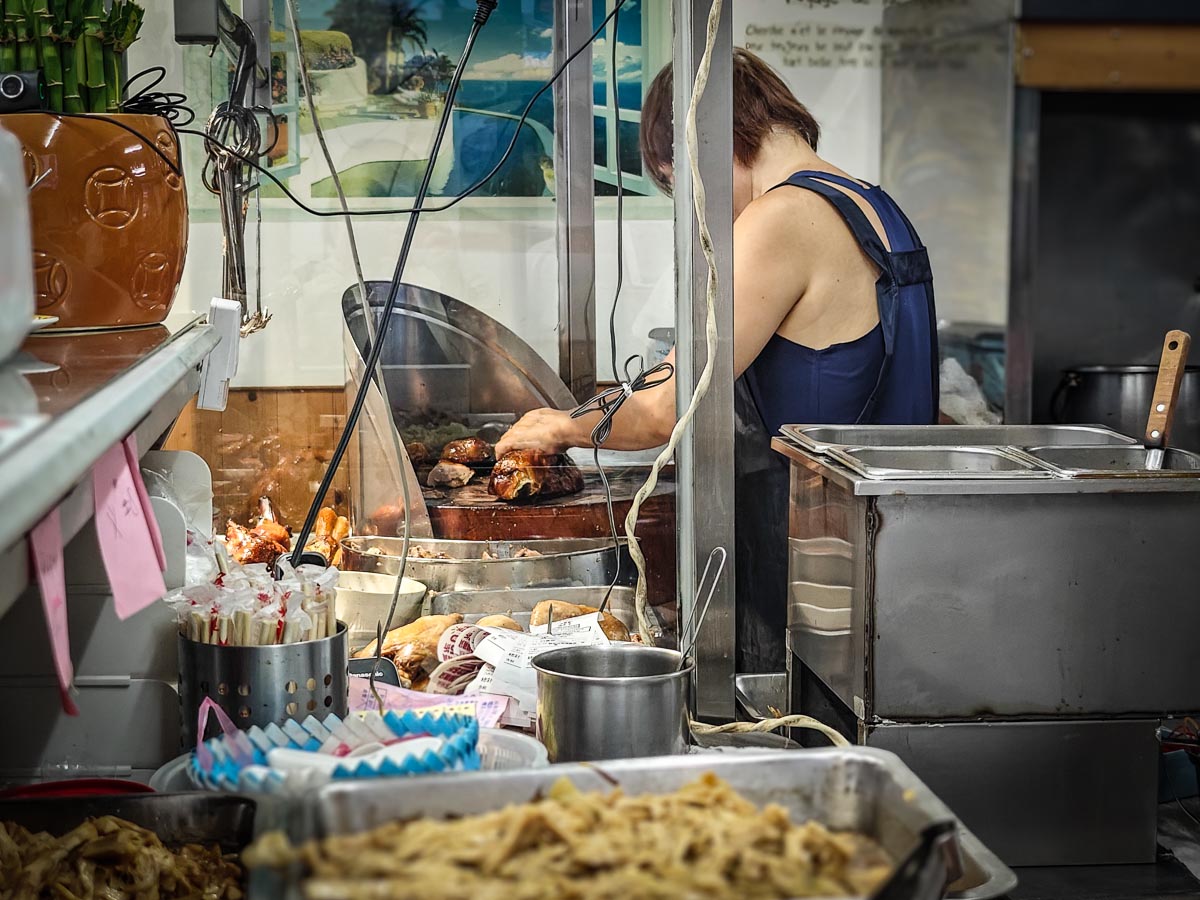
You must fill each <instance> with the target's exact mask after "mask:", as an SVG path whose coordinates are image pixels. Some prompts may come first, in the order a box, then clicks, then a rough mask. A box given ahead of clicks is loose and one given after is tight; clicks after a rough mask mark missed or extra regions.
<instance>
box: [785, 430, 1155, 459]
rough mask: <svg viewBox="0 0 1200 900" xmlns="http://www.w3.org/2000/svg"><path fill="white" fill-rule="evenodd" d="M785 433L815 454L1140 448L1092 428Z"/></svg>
mask: <svg viewBox="0 0 1200 900" xmlns="http://www.w3.org/2000/svg"><path fill="white" fill-rule="evenodd" d="M781 431H782V432H783V434H784V435H786V436H787V437H790V438H792V439H793V440H795V441H796V442H797V443H799V444H800V445H801V446H802V447H805V448H807V449H808V450H811V451H813V452H814V453H828V452H829V451H830V450H832V449H846V448H848V447H1077V446H1089V445H1090V446H1102V445H1122V444H1127V445H1136V444H1137V442H1136V441H1135V440H1134V439H1133V438H1130V437H1126V436H1125V435H1123V434H1117V433H1116V432H1115V431H1110V430H1109V429H1107V428H1101V427H1099V426H1091V425H981V426H967V425H784V426H783V428H782V429H781Z"/></svg>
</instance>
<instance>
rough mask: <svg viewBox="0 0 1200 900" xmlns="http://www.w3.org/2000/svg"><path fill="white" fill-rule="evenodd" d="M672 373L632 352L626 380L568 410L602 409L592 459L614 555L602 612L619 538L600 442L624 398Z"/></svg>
mask: <svg viewBox="0 0 1200 900" xmlns="http://www.w3.org/2000/svg"><path fill="white" fill-rule="evenodd" d="M635 361H636V362H637V366H638V371H637V372H636V374H635V373H634V372H633V371H632V366H633V364H634V362H635ZM674 374H675V368H674V367H673V366H672V365H671V364H670V363H666V362H662V363H659V364H658V365H656V366H653V367H651V368H650V369H645V368H644V367H643V365H642V358H641V357H640V356H631V357H629V359H627V360H625V380H624V381H623V382H621V383H620V384H619V385H617V386H616V387H611V388H609V389H608V390H606V391H601V392H600V393H599V394H597V395H596V396H595V397H593V398H592V399H591V400H588V401H587V402H586V403H583V404H580V405H579V406H578V407H576V408H575V409H574V410H573V411H572V412H571V418H572V419H578V418H579V417H580V416H586V415H588V414H589V413H594V412H599V413H602V415H601V416H600V421H599V422H597V423H596V424H595V426H594V427H593V428H592V459H593V460H594V461H595V463H596V470H597V471H598V472H599V473H600V482H601V483H602V484H603V485H604V501H605V506H606V508H607V512H608V526H609V529H610V530H611V532H612V536H613V544H614V547H615V549H616V553H617V559H616V570H615V571H614V572H613V578H612V582H611V583H610V584H609V586H608V591H607V592H606V593H605V594H604V599H603V600H602V601H601V602H600V606H599V608H600V611H601V612H604V609H605V607H607V606H608V599H609V597H611V596H612V592H613V589H614V588H616V586H617V582H618V581H619V580H620V577H621V540H620V537H619V535H618V534H617V520H616V516H615V514H614V513H613V499H612V489H611V488H610V487H609V483H608V474H607V473H606V472H605V471H604V467H603V466H602V465H600V446H601V445H602V444H603V443H604V442H605V441H607V440H608V438H609V436H610V435H611V434H612V421H613V417H614V416H616V414H617V412H618V411H619V410H620V409H621V407H622V406H624V405H625V401H626V400H628V399H629V398H630V397H632V396H633V395H634V394H636V393H638V392H639V391H645V390H649V389H650V388H655V387H658V386H659V385H661V384H665V383H666V382H668V381H670V380H671V378H672V376H673V375H674Z"/></svg>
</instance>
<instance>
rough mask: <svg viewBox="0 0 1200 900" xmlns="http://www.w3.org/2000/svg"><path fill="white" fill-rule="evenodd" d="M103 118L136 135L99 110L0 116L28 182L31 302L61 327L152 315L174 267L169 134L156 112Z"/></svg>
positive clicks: (183, 200)
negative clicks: (17, 145) (19, 150)
mask: <svg viewBox="0 0 1200 900" xmlns="http://www.w3.org/2000/svg"><path fill="white" fill-rule="evenodd" d="M105 118H107V119H114V120H117V121H119V122H121V124H123V125H126V126H128V127H129V128H131V129H132V130H133V131H135V132H137V134H138V135H142V136H144V137H145V140H143V139H142V137H138V136H135V135H134V134H131V133H130V132H129V131H126V130H125V129H123V128H121V127H120V126H118V125H115V124H113V123H112V122H109V121H105V119H102V118H91V117H82V118H80V117H71V118H67V117H59V116H55V115H52V114H48V113H21V114H15V115H0V127H2V128H4V129H6V130H7V131H10V132H11V133H13V134H14V135H16V137H17V139H18V140H19V141H20V142H21V145H22V147H23V149H24V151H25V167H26V175H27V176H28V179H29V183H30V185H31V187H32V190H31V192H30V195H29V205H30V213H31V217H32V220H33V267H34V276H35V282H36V288H35V290H36V293H37V311H38V312H39V313H41V314H43V315H49V316H58V318H59V321H58V323H57V325H56V326H55V327H56V328H60V329H61V328H120V327H127V326H140V325H150V324H154V323H157V322H161V321H162V320H163V319H165V318H166V316H167V313H168V312H169V311H170V309H171V304H172V303H173V302H174V301H175V293H176V291H177V290H178V289H179V280H180V277H181V276H182V274H183V261H184V256H185V253H186V251H187V232H188V219H187V191H186V188H185V187H184V180H183V178H182V177H181V176H180V175H179V174H178V172H177V170H172V168H171V167H170V166H168V165H167V163H166V161H165V160H164V159H163V157H164V156H165V157H166V159H169V160H171V162H172V163H173V164H174V165H175V166H176V167H178V165H179V160H180V153H179V144H178V141H177V140H176V137H175V135H174V134H173V133H172V132H171V129H170V127H168V124H167V122H166V120H165V119H162V118H159V117H158V116H135V115H111V116H106V117H105ZM148 142H149V143H151V144H153V146H149V144H148ZM156 149H157V151H159V152H161V154H162V155H161V156H160V155H159V152H156Z"/></svg>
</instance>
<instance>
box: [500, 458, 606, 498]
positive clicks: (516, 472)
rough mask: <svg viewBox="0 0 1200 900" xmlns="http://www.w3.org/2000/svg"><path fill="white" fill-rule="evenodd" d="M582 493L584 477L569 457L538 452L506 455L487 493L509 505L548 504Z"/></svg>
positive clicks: (501, 460) (501, 459)
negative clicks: (545, 501) (536, 501)
mask: <svg viewBox="0 0 1200 900" xmlns="http://www.w3.org/2000/svg"><path fill="white" fill-rule="evenodd" d="M582 490H583V473H582V472H580V471H579V468H578V467H577V466H576V465H575V464H574V463H573V462H571V460H570V459H569V458H568V457H566V456H564V455H563V454H554V453H545V452H543V451H541V450H513V451H511V452H510V453H505V454H504V456H502V457H501V458H500V459H499V460H497V462H496V467H495V468H494V469H492V477H491V479H490V480H489V481H488V491H489V492H491V493H492V494H493V495H495V496H496V497H499V498H500V499H501V500H506V501H508V502H517V501H521V500H548V499H550V498H551V497H563V496H566V495H567V494H578V493H579V492H580V491H582Z"/></svg>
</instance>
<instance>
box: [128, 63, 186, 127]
mask: <svg viewBox="0 0 1200 900" xmlns="http://www.w3.org/2000/svg"><path fill="white" fill-rule="evenodd" d="M147 76H157V77H156V78H155V79H154V80H153V81H151V82H150V83H149V84H147V85H146V86H145V87H143V88H140V89H139V90H138V91H137V93H135V94H133V95H129V90H130V88H132V87H133V85H134V84H135V83H136V82H137V81H138V80H139V79H142V78H146V77H147ZM166 77H167V69H166V67H165V66H151V67H150V68H148V69H142V71H140V72H138V73H137V74H136V75H132V76H130V77H129V79H128V80H127V81H126V82H125V87H124V89H123V90H122V91H121V94H122V96H123V97H124V99H123V100H121V112H125V113H134V114H141V115H147V116H162V117H163V118H164V119H166V120H167V121H168V122H170V123H171V124H172V125H173V126H175V127H176V128H183V127H185V126H187V125H191V124H192V122H194V121H196V113H195V112H194V111H193V110H192V109H191V108H190V107H189V106H188V105H187V102H188V96H187V94H183V93H180V92H179V91H156V90H154V89H155V88H156V87H158V86H159V85H160V84H162V83H163V81H164V80H166ZM185 116H186V118H184V117H185Z"/></svg>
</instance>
